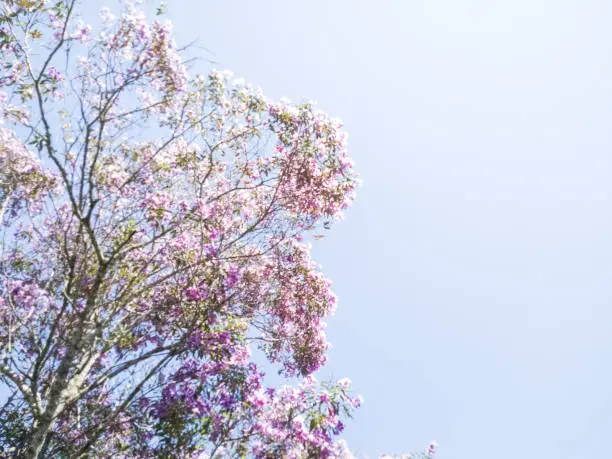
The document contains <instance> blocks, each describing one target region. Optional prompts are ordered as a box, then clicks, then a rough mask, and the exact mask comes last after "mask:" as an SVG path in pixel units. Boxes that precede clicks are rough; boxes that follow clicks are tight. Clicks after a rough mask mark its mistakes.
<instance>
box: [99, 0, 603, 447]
mask: <svg viewBox="0 0 612 459" xmlns="http://www.w3.org/2000/svg"><path fill="white" fill-rule="evenodd" d="M94 3H95V4H96V8H97V6H99V3H101V2H97V1H96V2H92V3H91V4H92V6H93V4H94ZM147 3H149V4H150V5H153V4H154V3H157V1H154V0H147ZM168 3H169V4H170V13H171V14H170V16H171V18H172V19H173V20H174V21H175V24H176V31H177V32H178V36H179V39H180V42H182V43H187V42H190V41H192V40H193V39H199V41H198V45H201V46H202V47H203V48H205V49H206V50H204V49H202V50H200V51H198V53H197V54H199V55H201V56H202V57H204V58H208V59H214V60H215V61H216V62H217V63H216V64H215V65H214V66H215V67H217V68H229V69H231V70H233V71H234V72H235V74H236V76H237V77H243V78H245V80H246V81H248V82H252V83H254V84H255V85H257V86H261V87H262V88H263V89H264V91H265V93H266V94H268V95H270V96H272V97H275V98H280V97H281V96H287V97H289V98H291V99H293V100H297V101H299V100H301V99H302V98H303V97H307V98H311V99H316V100H318V101H319V103H320V105H321V107H322V108H324V109H326V110H327V111H329V112H330V113H331V114H332V115H334V116H338V117H340V118H342V119H343V120H344V121H345V127H346V129H347V130H348V131H349V133H350V136H351V137H350V150H351V155H352V157H353V158H354V159H355V160H356V164H357V168H358V170H359V172H360V173H361V175H362V178H363V180H364V186H363V187H362V188H361V189H360V191H359V194H358V197H357V200H356V203H355V205H354V207H353V208H352V209H351V210H350V211H349V212H348V213H347V216H346V217H347V218H346V220H345V221H344V222H342V223H340V224H338V225H336V226H335V227H334V229H333V231H331V232H330V233H328V235H327V236H326V238H325V239H323V240H322V241H319V242H317V244H316V245H315V248H314V255H315V258H316V260H317V261H318V262H320V263H321V264H322V265H323V268H324V272H325V273H326V275H327V276H329V277H330V278H331V279H332V280H333V282H334V287H335V292H336V293H337V294H338V296H339V298H340V304H339V309H338V312H337V313H336V316H335V317H334V318H333V319H332V320H330V326H329V328H328V336H329V338H330V340H331V341H332V343H333V345H334V348H333V349H332V351H331V354H330V361H329V365H328V369H327V370H326V371H325V373H324V374H323V375H322V379H323V378H324V377H325V376H326V375H327V376H328V375H332V374H333V375H334V376H336V377H344V376H348V377H350V378H351V379H352V380H353V382H354V388H355V389H356V391H357V392H359V393H361V394H362V395H363V396H364V398H365V403H364V405H363V407H362V408H361V409H360V410H359V411H358V412H357V416H356V418H355V419H354V420H353V421H352V422H350V423H349V424H348V426H347V430H346V436H345V438H346V439H347V441H348V442H349V445H350V446H351V447H352V449H353V450H355V452H356V453H357V454H358V455H359V456H360V457H362V456H364V455H370V456H374V455H377V454H381V453H385V452H386V453H392V452H402V451H409V450H415V449H421V448H422V447H423V446H424V445H425V444H426V443H427V442H429V440H431V439H436V440H437V441H438V443H439V444H440V453H439V456H438V457H439V458H440V459H491V458H494V459H517V458H546V459H548V458H551V459H553V458H554V459H582V458H589V459H591V458H608V457H612V450H611V449H610V441H609V438H610V432H611V431H612V370H611V369H610V368H612V366H611V363H612V309H611V308H610V306H611V302H612V282H611V277H612V128H611V126H610V125H611V123H612V121H611V120H612V116H611V114H612V28H610V25H609V22H610V17H612V3H610V2H609V1H603V0H601V1H596V0H574V1H565V0H557V1H552V0H513V1H505V2H501V1H497V2H495V1H490V0H489V1H487V0H463V1H458V0H396V1H391V0H377V1H374V0H368V1H361V0H309V1H296V0H294V1H287V0H285V1H281V0H266V1H257V2H256V1H250V0H223V1H210V0H197V1H196V0H174V1H168ZM87 4H88V5H89V3H88V2H87ZM192 54H194V53H192ZM197 67H198V68H199V69H200V70H202V71H206V70H207V69H209V68H211V67H212V65H211V64H208V63H207V62H206V61H202V62H200V63H198V64H197Z"/></svg>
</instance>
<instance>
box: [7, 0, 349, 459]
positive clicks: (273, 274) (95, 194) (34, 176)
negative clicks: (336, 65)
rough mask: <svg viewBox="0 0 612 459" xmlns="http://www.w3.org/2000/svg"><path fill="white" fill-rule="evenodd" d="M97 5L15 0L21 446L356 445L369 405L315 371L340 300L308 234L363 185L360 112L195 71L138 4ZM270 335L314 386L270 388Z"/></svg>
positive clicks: (275, 355)
mask: <svg viewBox="0 0 612 459" xmlns="http://www.w3.org/2000/svg"><path fill="white" fill-rule="evenodd" d="M78 11H79V3H78V2H77V1H76V0H66V1H58V0H5V1H4V2H3V4H2V6H0V50H1V54H0V59H1V65H2V73H1V74H0V122H2V126H0V219H1V222H2V246H1V253H0V268H1V279H0V346H1V353H2V354H1V362H0V378H1V381H2V383H4V384H5V385H7V386H8V387H9V392H10V397H9V399H8V400H7V402H6V404H5V405H4V406H3V407H2V408H1V410H2V411H1V413H2V414H1V415H0V416H2V419H4V420H5V422H3V423H2V426H1V428H0V448H2V449H3V452H4V454H11V455H15V456H19V457H29V458H34V457H82V456H95V457H117V456H124V457H167V456H170V457H196V456H223V455H227V456H231V457H234V456H256V457H270V456H272V457H280V456H283V457H345V456H349V453H348V450H347V448H346V445H345V444H344V442H343V441H335V440H334V438H335V437H336V436H337V435H338V434H339V433H340V432H341V431H342V429H343V424H342V419H343V418H344V417H346V416H350V414H351V412H352V409H353V408H355V407H357V406H358V405H359V403H360V399H359V398H358V397H354V396H352V395H351V394H350V391H349V383H348V380H340V381H337V382H335V383H328V384H318V383H317V382H316V380H315V379H314V377H313V376H312V373H313V372H315V371H316V370H317V369H319V368H320V367H321V366H322V365H323V364H324V363H325V354H326V350H327V348H328V344H327V340H326V337H325V332H324V328H325V323H324V322H323V319H324V318H325V316H327V315H329V314H330V313H332V312H333V310H334V307H335V301H336V300H335V297H334V295H333V293H332V292H331V290H330V282H329V281H327V280H326V279H325V277H324V276H323V275H322V274H321V273H320V272H319V271H318V269H317V266H316V265H315V264H314V263H313V262H312V261H311V259H310V255H309V246H308V245H306V244H304V242H303V238H304V237H306V235H308V234H309V233H312V232H313V231H319V230H320V229H322V228H329V227H330V225H331V224H332V223H333V221H335V220H337V219H338V218H340V217H341V215H342V211H343V210H344V209H346V208H347V206H348V205H349V204H350V203H351V201H352V199H353V194H354V190H355V188H356V186H357V184H358V180H357V178H356V175H355V173H354V172H353V169H352V165H351V162H350V160H349V159H348V157H347V155H346V151H345V149H346V140H347V136H346V134H345V133H344V132H343V131H342V125H341V123H340V122H339V121H338V120H335V119H330V118H329V117H328V116H327V115H326V114H325V113H323V112H321V111H318V110H317V109H316V107H314V106H313V105H312V104H310V103H303V104H300V105H292V104H289V103H277V102H273V101H270V100H268V99H266V98H265V97H264V95H263V94H262V93H261V91H260V90H258V89H254V88H253V87H251V86H248V85H244V84H243V83H240V82H234V83H232V82H231V81H230V80H231V75H230V74H229V73H228V72H219V71H212V72H210V73H209V74H208V75H198V74H194V75H191V74H190V73H189V71H188V68H187V65H186V62H185V59H184V58H183V50H181V49H179V48H177V46H176V44H175V43H174V41H173V40H172V31H171V24H170V23H168V22H167V21H164V20H162V19H160V18H159V17H157V18H156V19H155V20H152V21H149V20H148V19H147V18H146V16H145V14H144V13H143V12H142V11H140V10H139V9H137V8H136V7H135V6H134V5H132V4H130V3H128V4H126V5H125V6H124V7H123V9H122V10H121V11H119V12H116V13H115V14H116V16H114V15H113V14H112V13H111V11H110V10H109V9H106V8H105V9H103V10H102V11H101V12H100V15H101V18H100V27H99V28H98V29H99V30H97V31H94V27H92V26H90V25H88V24H87V23H85V22H84V21H83V20H82V18H80V17H79V16H78V14H77V12H78ZM157 13H158V14H159V15H161V16H162V17H163V8H162V9H160V10H158V11H157ZM252 346H257V347H259V348H260V349H261V350H263V352H264V353H265V355H266V356H267V358H268V359H269V360H270V361H271V362H273V363H275V364H276V365H277V366H278V368H279V371H281V372H282V373H283V374H285V375H287V376H292V377H298V378H300V379H301V382H300V383H299V384H298V385H297V386H295V387H282V388H279V389H276V390H274V389H272V388H266V387H265V384H264V381H263V374H262V372H261V371H260V370H259V369H258V367H257V366H256V365H255V363H254V361H253V358H252V357H251V350H250V349H251V347H252Z"/></svg>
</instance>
